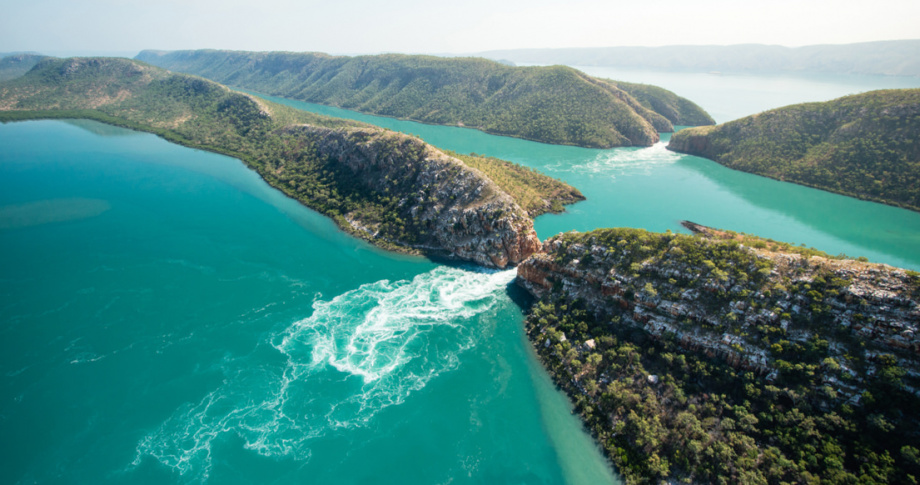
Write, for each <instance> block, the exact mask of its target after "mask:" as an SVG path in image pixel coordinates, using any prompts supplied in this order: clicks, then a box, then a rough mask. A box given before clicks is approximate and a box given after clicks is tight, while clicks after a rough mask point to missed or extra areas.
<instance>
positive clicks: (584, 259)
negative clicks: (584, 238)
mask: <svg viewBox="0 0 920 485" xmlns="http://www.w3.org/2000/svg"><path fill="white" fill-rule="evenodd" d="M563 238H564V236H563V235H560V236H555V237H553V238H550V239H548V240H547V241H545V243H544V251H545V252H541V253H537V254H534V255H533V256H531V257H530V258H528V259H527V260H526V261H524V262H523V263H522V264H521V265H520V266H518V278H517V282H518V284H519V285H520V286H522V287H524V288H526V289H527V290H528V291H529V292H530V293H531V294H533V295H534V296H536V297H538V298H541V297H544V296H552V297H558V298H562V299H563V300H565V301H567V302H575V301H579V302H581V303H580V304H583V305H584V307H585V308H586V309H587V310H588V311H589V312H591V313H593V314H594V315H595V317H596V318H597V319H598V320H599V321H608V322H609V321H611V317H614V316H616V317H617V319H616V321H617V322H618V323H617V324H618V325H630V326H634V327H638V328H641V329H643V330H644V331H645V332H647V333H648V334H649V335H650V336H652V337H653V338H664V337H665V336H667V338H673V339H676V341H677V342H678V343H679V344H680V346H681V347H683V348H684V349H685V350H687V351H690V352H695V353H700V354H703V355H706V356H708V357H710V358H713V357H717V358H720V359H722V360H724V361H726V362H728V363H729V364H730V365H732V366H733V367H735V368H738V369H744V370H749V371H752V372H754V373H755V374H756V375H760V376H761V377H764V378H767V379H770V378H771V377H770V376H775V372H776V371H777V367H776V359H775V356H774V355H773V354H771V351H770V348H767V347H764V346H763V345H761V343H760V342H759V341H758V339H756V338H751V339H748V338H745V335H747V334H749V333H750V334H754V333H755V332H756V330H755V329H757V328H764V327H773V328H777V329H782V332H784V334H785V335H786V337H785V338H787V339H788V340H790V341H795V342H805V341H808V340H809V339H812V338H822V339H826V340H828V341H829V345H830V350H829V356H831V357H834V358H836V359H837V360H838V361H839V362H844V361H846V359H845V357H844V355H845V354H846V353H847V352H850V353H851V354H852V352H853V349H852V348H849V349H848V348H847V346H846V345H844V344H843V343H842V342H840V341H838V340H839V339H853V338H855V339H857V340H858V341H861V342H863V345H862V347H861V350H860V352H862V353H864V354H865V355H864V356H863V357H865V359H866V361H868V362H872V361H873V359H874V358H875V356H877V355H880V354H882V353H891V354H892V355H894V356H896V357H897V358H898V362H899V365H901V366H902V367H904V368H905V369H906V370H907V371H908V373H909V375H915V374H916V375H920V374H918V373H920V364H918V363H920V297H918V293H920V290H918V288H917V281H916V275H912V274H911V273H910V272H908V271H905V270H902V269H899V268H894V267H891V266H887V265H881V264H871V263H861V262H857V261H852V260H834V259H826V258H822V257H817V256H812V257H805V256H802V255H799V254H786V253H776V252H768V251H761V250H756V249H754V248H744V247H743V246H741V248H742V249H743V250H745V251H749V252H750V253H751V254H752V255H753V256H754V257H755V258H757V259H759V260H762V261H767V262H769V266H767V267H766V269H761V270H760V271H763V273H761V275H760V276H759V277H755V276H753V275H754V273H755V272H757V271H758V269H757V268H756V267H751V268H750V269H744V270H743V271H742V272H745V273H746V274H750V275H752V276H751V277H750V279H748V278H747V276H745V277H744V278H741V279H739V278H735V277H725V275H723V278H719V277H710V276H709V274H708V273H707V271H706V269H705V268H701V267H696V266H693V265H690V264H683V265H681V264H675V259H673V258H672V259H667V260H665V259H663V260H659V261H653V260H650V261H646V262H644V263H641V264H639V265H637V264H635V263H633V264H632V266H630V263H628V262H627V263H624V261H629V251H628V250H625V249H620V248H618V247H616V246H604V245H593V244H585V243H574V244H573V243H571V241H569V242H565V241H564V240H563ZM700 266H703V265H700ZM767 274H768V275H767ZM825 280H827V283H829V282H830V281H831V280H834V281H835V282H836V283H835V285H836V286H833V287H832V285H830V284H826V282H825ZM819 281H820V282H819ZM690 282H692V283H690ZM766 288H769V290H766ZM648 289H650V290H651V291H649V290H648ZM812 290H821V292H822V293H821V295H820V296H816V294H815V293H814V291H812ZM819 307H820V309H819ZM795 322H798V323H795ZM844 336H845V337H844ZM537 343H539V342H537ZM859 381H860V379H859V378H858V377H857V378H855V379H854V381H853V383H852V385H850V386H849V387H847V386H844V385H843V384H840V383H836V382H835V383H833V384H834V385H835V386H839V387H840V389H838V390H839V391H840V392H841V394H842V395H843V396H847V395H852V396H855V395H857V394H858V393H859V392H861V387H860V384H859ZM912 392H915V393H918V394H920V390H918V389H913V390H912Z"/></svg>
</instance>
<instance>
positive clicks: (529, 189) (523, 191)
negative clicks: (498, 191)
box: [446, 151, 585, 217]
mask: <svg viewBox="0 0 920 485" xmlns="http://www.w3.org/2000/svg"><path fill="white" fill-rule="evenodd" d="M446 153H447V154H448V155H451V156H453V157H455V158H458V159H460V160H462V161H463V163H465V164H466V165H468V166H470V167H473V168H475V169H477V170H479V171H480V172H482V173H484V174H486V176H487V177H489V178H490V179H492V181H493V182H495V183H496V184H498V186H499V187H501V188H502V190H504V191H505V192H507V193H508V195H510V196H511V197H512V198H513V199H514V201H515V202H517V204H518V205H520V206H521V207H522V208H523V209H524V210H526V211H527V213H528V214H529V215H530V217H537V216H538V215H540V214H545V213H547V212H553V213H559V212H562V211H564V210H565V208H564V207H563V205H564V204H573V203H575V202H578V201H580V200H585V196H584V195H582V193H581V192H580V191H579V190H578V189H576V188H575V187H572V186H571V185H569V184H567V183H565V182H560V181H559V180H556V179H554V178H550V177H547V176H546V175H543V174H542V173H540V172H538V171H537V170H534V169H532V168H529V167H524V166H521V165H515V164H513V163H511V162H508V161H505V160H501V159H498V158H495V157H486V156H479V155H476V154H475V153H472V154H470V155H461V154H459V153H454V152H450V151H448V152H446Z"/></svg>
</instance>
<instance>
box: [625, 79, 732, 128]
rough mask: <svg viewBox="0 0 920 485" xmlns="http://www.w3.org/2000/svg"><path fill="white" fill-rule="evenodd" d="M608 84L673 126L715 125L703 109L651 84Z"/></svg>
mask: <svg viewBox="0 0 920 485" xmlns="http://www.w3.org/2000/svg"><path fill="white" fill-rule="evenodd" d="M609 82H611V83H613V84H614V85H615V86H616V87H618V88H620V89H622V90H623V91H626V92H627V93H629V94H630V95H631V96H632V97H634V98H636V100H637V101H639V102H640V103H642V106H645V107H646V108H648V109H650V110H652V111H654V112H656V113H658V114H660V115H661V116H664V117H665V118H667V119H668V121H670V122H671V123H672V124H674V125H678V126H703V125H713V124H715V120H713V119H712V117H711V116H709V113H707V112H706V111H704V110H703V108H700V107H699V106H697V104H696V103H694V102H693V101H690V100H689V99H687V98H681V97H680V96H678V95H676V94H674V93H672V92H671V91H668V90H667V89H664V88H660V87H658V86H652V85H651V84H636V83H627V82H623V81H609Z"/></svg>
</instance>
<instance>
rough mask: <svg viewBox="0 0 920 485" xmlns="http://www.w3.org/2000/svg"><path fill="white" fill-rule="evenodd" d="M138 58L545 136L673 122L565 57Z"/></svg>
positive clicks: (631, 133)
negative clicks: (542, 62) (510, 62)
mask: <svg viewBox="0 0 920 485" xmlns="http://www.w3.org/2000/svg"><path fill="white" fill-rule="evenodd" d="M137 58H138V59H140V60H143V61H145V62H149V63H151V64H155V65H158V66H161V67H165V68H167V69H171V70H174V71H181V72H186V73H190V74H196V75H200V76H204V77H206V78H209V79H213V80H215V81H218V82H221V83H225V84H228V85H231V86H238V87H241V88H246V89H252V90H255V91H259V92H264V93H267V94H272V95H278V96H285V97H288V98H292V99H298V100H303V101H309V102H314V103H321V104H327V105H332V106H340V107H343V108H348V109H354V110H357V111H362V112H366V113H373V114H379V115H384V116H392V117H397V118H406V119H412V120H417V121H422V122H425V123H433V124H442V125H457V126H467V127H472V128H477V129H480V130H482V131H485V132H488V133H495V134H499V135H508V136H516V137H520V138H526V139H530V140H537V141H542V142H546V143H555V144H567V145H579V146H586V147H601V148H609V147H615V146H627V145H638V146H648V145H651V144H652V143H654V142H656V141H657V140H658V132H659V131H665V132H669V131H673V127H672V125H671V122H670V121H668V118H667V116H663V115H662V114H659V113H656V112H655V111H654V108H653V107H651V106H652V105H651V104H649V105H648V106H644V105H643V104H642V103H640V102H639V101H637V100H636V99H635V98H633V97H632V96H631V95H630V94H628V93H627V92H626V91H624V90H622V89H619V88H617V86H616V85H615V84H612V83H609V82H606V81H601V80H597V79H594V78H591V77H589V76H587V75H585V74H583V73H581V72H579V71H576V70H574V69H572V68H568V67H564V66H552V67H512V66H506V65H503V64H500V63H498V62H493V61H489V60H486V59H478V58H440V57H432V56H408V55H397V54H386V55H378V56H359V57H333V56H328V55H325V54H317V53H290V52H239V51H213V50H201V51H175V52H157V51H144V52H141V53H140V54H139V55H138V56H137ZM672 94H673V93H672ZM709 123H710V124H711V123H712V121H711V120H709Z"/></svg>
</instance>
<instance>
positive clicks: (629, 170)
mask: <svg viewBox="0 0 920 485" xmlns="http://www.w3.org/2000/svg"><path fill="white" fill-rule="evenodd" d="M666 146H667V144H666V143H663V142H658V143H655V144H654V145H652V146H650V147H644V148H633V147H625V148H615V149H612V150H604V151H602V152H600V153H598V154H597V156H595V157H594V158H593V159H591V160H588V161H586V162H584V163H576V164H569V163H557V164H554V165H550V166H548V167H547V169H548V170H549V171H551V172H561V173H564V172H574V173H581V174H591V175H607V176H610V177H611V178H616V177H617V176H620V175H632V174H649V173H651V171H652V169H653V167H655V166H656V165H661V164H667V163H674V162H675V161H677V160H679V159H680V158H681V155H680V154H678V153H674V152H672V151H668V149H667V148H665V147H666Z"/></svg>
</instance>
